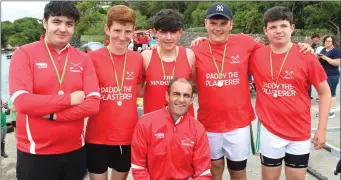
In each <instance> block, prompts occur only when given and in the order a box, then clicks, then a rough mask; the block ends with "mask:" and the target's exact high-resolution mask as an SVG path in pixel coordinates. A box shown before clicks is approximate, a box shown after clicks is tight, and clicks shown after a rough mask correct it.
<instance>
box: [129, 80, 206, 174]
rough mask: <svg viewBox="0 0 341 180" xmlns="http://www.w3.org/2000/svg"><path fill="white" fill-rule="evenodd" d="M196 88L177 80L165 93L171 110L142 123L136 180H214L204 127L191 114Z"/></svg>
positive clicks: (134, 153)
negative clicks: (189, 109) (190, 107)
mask: <svg viewBox="0 0 341 180" xmlns="http://www.w3.org/2000/svg"><path fill="white" fill-rule="evenodd" d="M193 88H194V85H193V83H192V82H190V81H189V80H187V79H184V78H179V79H177V78H175V79H173V80H171V81H170V83H169V85H168V90H167V91H166V92H165V96H166V100H167V102H168V106H167V107H163V108H162V109H160V110H157V111H153V112H151V113H149V114H146V115H144V116H142V117H141V119H139V122H138V124H137V125H136V129H135V132H134V137H133V142H132V172H133V177H134V179H135V180H151V179H153V180H154V179H155V180H156V179H160V180H161V179H195V180H211V179H212V177H211V173H210V168H211V158H210V149H209V145H208V139H207V135H206V131H205V129H204V127H203V125H202V124H201V123H200V122H198V121H197V120H195V119H194V118H193V116H191V115H190V114H189V113H188V112H187V111H188V108H189V105H191V104H192V102H193V90H194V89H193Z"/></svg>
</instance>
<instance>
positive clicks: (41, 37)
mask: <svg viewBox="0 0 341 180" xmlns="http://www.w3.org/2000/svg"><path fill="white" fill-rule="evenodd" d="M44 40H45V34H42V35H41V36H40V42H42V43H45V42H44ZM44 46H45V45H44ZM70 46H71V45H70V43H68V44H67V45H66V46H65V47H64V48H63V49H61V50H60V52H59V53H58V52H57V51H56V50H54V49H53V47H52V46H51V45H50V44H49V43H47V47H49V49H50V51H51V50H52V51H54V52H56V53H57V54H60V53H62V52H63V51H65V50H66V49H68V48H69V47H70Z"/></svg>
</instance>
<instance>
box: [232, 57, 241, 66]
mask: <svg viewBox="0 0 341 180" xmlns="http://www.w3.org/2000/svg"><path fill="white" fill-rule="evenodd" d="M239 63H240V60H239V55H237V56H236V57H234V56H231V64H239Z"/></svg>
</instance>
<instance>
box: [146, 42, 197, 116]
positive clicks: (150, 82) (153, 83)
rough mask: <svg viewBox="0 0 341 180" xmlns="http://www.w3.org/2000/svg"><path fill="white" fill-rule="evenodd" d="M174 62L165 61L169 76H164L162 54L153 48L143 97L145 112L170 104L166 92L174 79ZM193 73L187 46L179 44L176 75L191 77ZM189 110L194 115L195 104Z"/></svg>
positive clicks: (178, 76) (177, 76)
mask: <svg viewBox="0 0 341 180" xmlns="http://www.w3.org/2000/svg"><path fill="white" fill-rule="evenodd" d="M174 63H175V61H172V62H163V64H164V68H165V72H166V76H167V77H164V74H163V71H162V65H161V60H160V56H159V54H158V53H157V50H156V49H154V50H153V52H152V57H151V59H150V63H149V65H148V68H147V71H146V87H145V91H144V98H143V110H144V113H145V114H146V113H149V112H152V111H155V110H158V109H161V108H163V107H165V105H167V104H168V103H167V101H166V98H165V93H166V91H167V87H168V84H169V81H170V80H172V79H173V77H172V72H173V67H174ZM191 73H192V70H191V67H190V65H189V63H188V60H187V54H186V48H185V47H183V46H179V54H178V58H177V60H176V64H175V70H174V76H175V77H176V78H186V79H190V77H191ZM188 112H189V113H190V114H191V115H192V116H194V110H193V105H191V106H190V107H189V109H188Z"/></svg>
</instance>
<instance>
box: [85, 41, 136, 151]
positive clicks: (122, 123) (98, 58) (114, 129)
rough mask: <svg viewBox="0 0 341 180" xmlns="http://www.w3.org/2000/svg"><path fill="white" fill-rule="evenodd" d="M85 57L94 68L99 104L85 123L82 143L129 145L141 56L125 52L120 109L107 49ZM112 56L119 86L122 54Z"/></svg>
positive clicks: (133, 120)
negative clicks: (83, 141) (97, 109)
mask: <svg viewBox="0 0 341 180" xmlns="http://www.w3.org/2000/svg"><path fill="white" fill-rule="evenodd" d="M89 56H90V58H91V60H92V61H93V63H94V66H95V69H96V74H97V77H98V82H99V88H100V89H99V90H100V94H101V104H100V110H99V112H98V113H97V114H96V115H95V116H93V117H90V118H89V120H88V124H87V129H86V136H85V140H86V142H88V143H94V144H106V145H129V144H131V140H132V136H133V132H134V128H135V125H136V123H137V119H138V117H137V109H136V95H137V85H138V84H141V83H142V56H141V55H140V54H139V53H137V52H134V51H127V61H126V70H125V72H124V73H125V76H124V84H123V88H122V90H121V98H123V100H122V106H121V107H119V106H118V105H117V102H118V98H119V93H118V90H117V87H116V83H117V82H116V79H115V75H114V67H113V64H112V62H111V60H110V56H109V52H108V49H107V48H106V47H103V48H101V49H99V50H96V51H92V52H90V53H89ZM112 57H113V59H114V63H115V69H116V72H117V76H118V82H119V86H121V80H122V71H123V64H124V55H115V54H112Z"/></svg>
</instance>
